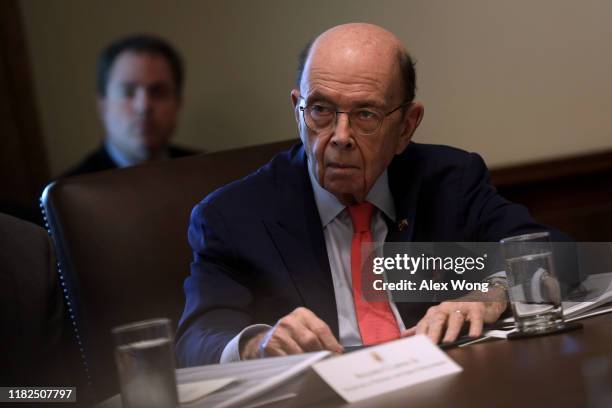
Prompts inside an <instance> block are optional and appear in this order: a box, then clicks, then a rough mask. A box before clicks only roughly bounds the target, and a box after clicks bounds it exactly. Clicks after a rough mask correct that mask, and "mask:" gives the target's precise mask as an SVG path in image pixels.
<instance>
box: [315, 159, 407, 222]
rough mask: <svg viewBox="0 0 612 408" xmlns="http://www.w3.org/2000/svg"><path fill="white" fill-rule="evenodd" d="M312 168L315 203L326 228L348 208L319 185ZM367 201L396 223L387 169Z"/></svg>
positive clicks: (375, 184) (377, 181) (371, 190)
mask: <svg viewBox="0 0 612 408" xmlns="http://www.w3.org/2000/svg"><path fill="white" fill-rule="evenodd" d="M310 168H311V166H308V175H309V177H310V184H312V190H313V192H314V198H315V203H316V204H317V209H318V210H319V216H320V217H321V225H323V228H325V227H326V226H327V224H329V223H330V222H332V221H333V220H334V219H335V218H336V217H337V216H338V214H340V213H341V212H342V211H343V210H344V209H345V208H346V206H345V205H343V204H342V203H341V202H340V201H338V199H337V198H336V196H335V195H333V194H332V193H330V192H329V191H327V190H325V189H324V188H323V187H321V185H319V182H318V181H317V179H316V178H315V176H314V174H313V171H312V170H311V169H310ZM366 201H368V202H370V203H372V204H374V206H375V207H376V208H378V209H379V210H380V211H382V212H384V213H385V215H386V216H387V217H389V218H390V219H391V220H392V221H395V204H394V203H393V196H391V190H390V189H389V177H388V174H387V170H386V169H385V171H384V172H383V173H382V174H381V175H380V176H379V177H378V179H377V180H376V182H375V183H374V185H373V186H372V188H371V189H370V192H369V193H368V195H367V197H366Z"/></svg>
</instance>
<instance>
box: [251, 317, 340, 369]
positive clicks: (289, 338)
mask: <svg viewBox="0 0 612 408" xmlns="http://www.w3.org/2000/svg"><path fill="white" fill-rule="evenodd" d="M320 350H329V351H332V352H334V353H342V352H343V350H344V349H343V348H342V346H341V345H340V343H338V340H336V338H335V337H334V335H333V333H332V331H331V329H330V328H329V326H328V325H327V324H325V322H324V321H323V320H321V319H319V318H318V317H317V316H316V315H315V314H314V313H313V312H312V311H310V310H309V309H306V308H305V307H298V308H297V309H295V310H294V311H293V312H291V313H289V314H288V315H286V316H284V317H282V318H281V319H280V320H279V321H278V322H276V324H275V325H274V327H272V328H271V329H270V330H268V331H265V332H262V333H259V334H257V335H256V336H254V337H252V338H250V339H249V340H247V341H246V343H245V344H244V345H243V346H241V347H240V358H242V359H243V360H246V359H254V358H260V357H269V356H286V355H289V354H299V353H306V352H309V351H320Z"/></svg>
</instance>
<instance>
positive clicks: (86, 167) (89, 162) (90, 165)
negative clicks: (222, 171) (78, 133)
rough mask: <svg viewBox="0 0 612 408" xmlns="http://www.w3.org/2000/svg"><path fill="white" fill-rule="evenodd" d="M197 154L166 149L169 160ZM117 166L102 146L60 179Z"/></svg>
mask: <svg viewBox="0 0 612 408" xmlns="http://www.w3.org/2000/svg"><path fill="white" fill-rule="evenodd" d="M196 153H197V152H195V151H193V150H189V149H184V148H182V147H177V146H169V147H168V156H169V157H170V158H171V159H176V158H179V157H186V156H191V155H193V154H196ZM116 168H117V164H116V163H115V162H114V161H113V159H112V158H111V157H110V155H109V154H108V152H107V151H106V149H105V148H104V146H103V145H102V146H100V147H99V148H98V149H96V150H94V151H93V152H91V153H90V154H89V155H87V157H85V158H84V159H83V161H81V162H80V163H79V164H77V165H76V166H74V167H72V168H71V169H69V170H68V171H67V172H66V173H64V174H63V175H62V177H69V176H76V175H79V174H85V173H93V172H96V171H102V170H110V169H116Z"/></svg>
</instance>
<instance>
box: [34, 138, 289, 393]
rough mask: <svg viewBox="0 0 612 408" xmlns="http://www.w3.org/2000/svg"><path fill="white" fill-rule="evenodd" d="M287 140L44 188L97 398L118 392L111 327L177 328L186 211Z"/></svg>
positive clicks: (187, 257) (186, 250) (185, 265)
mask: <svg viewBox="0 0 612 408" xmlns="http://www.w3.org/2000/svg"><path fill="white" fill-rule="evenodd" d="M294 142H295V141H287V142H279V143H273V144H268V145H261V146H255V147H248V148H242V149H237V150H231V151H225V152H219V153H212V154H205V155H198V156H192V157H188V158H182V159H175V160H169V161H164V162H161V163H154V164H147V165H141V166H135V167H130V168H125V169H118V170H111V171H104V172H99V173H92V174H87V175H82V176H76V177H71V178H66V179H60V180H58V181H56V182H54V183H52V184H51V185H49V186H48V187H47V189H46V190H45V192H44V193H43V198H42V202H43V207H44V210H45V213H46V217H47V223H48V226H49V229H50V231H51V235H52V237H53V239H54V243H55V245H56V248H57V254H58V260H59V264H60V267H61V269H62V274H63V275H64V276H65V280H66V288H67V290H68V292H69V293H70V294H71V299H72V301H71V312H72V315H73V316H74V322H73V325H74V326H75V329H76V330H78V331H79V333H77V335H78V336H79V340H81V341H82V346H83V347H82V348H83V356H84V359H85V360H86V362H87V365H88V371H89V376H90V378H89V380H90V381H91V383H92V384H93V388H94V390H95V391H96V397H95V399H96V400H101V399H103V398H106V397H108V396H110V395H112V394H114V393H117V392H118V391H119V389H118V382H117V376H116V372H115V367H114V356H113V342H112V337H111V334H110V330H111V328H112V327H114V326H117V325H120V324H124V323H128V322H134V321H139V320H143V319H148V318H154V317H169V318H170V319H172V321H173V324H174V325H175V327H176V324H177V321H178V319H179V317H180V315H181V313H182V310H183V307H184V303H185V300H184V294H183V290H182V284H183V281H184V279H185V278H186V277H187V275H188V274H189V263H190V261H191V258H192V254H191V250H190V247H189V245H188V241H187V227H188V223H189V217H190V213H191V210H192V208H193V207H194V205H195V204H197V203H198V202H199V201H200V200H202V199H203V198H204V197H205V196H206V195H207V194H208V193H210V192H212V191H213V190H215V189H217V188H218V187H220V186H222V185H225V184H227V183H228V182H230V181H233V180H236V179H238V178H241V177H243V176H246V175H247V174H249V173H251V172H252V171H254V170H256V169H257V168H258V167H260V166H261V165H263V164H265V163H266V162H267V161H268V160H269V159H270V158H271V157H272V156H273V155H274V154H275V153H277V152H280V151H281V150H283V149H285V148H288V147H289V146H291V144H293V143H294ZM245 205H248V203H245Z"/></svg>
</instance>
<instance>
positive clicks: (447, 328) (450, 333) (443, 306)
mask: <svg viewBox="0 0 612 408" xmlns="http://www.w3.org/2000/svg"><path fill="white" fill-rule="evenodd" d="M498 290H499V289H498ZM499 292H500V293H496V294H493V293H492V294H491V295H494V297H497V299H499V300H496V301H487V302H482V301H478V302H473V301H468V299H466V300H464V301H447V302H442V303H440V304H439V305H436V306H432V307H430V308H429V309H428V310H427V313H425V316H424V317H423V318H422V319H421V320H420V321H419V322H418V323H417V325H416V326H414V327H411V328H409V329H408V330H406V331H405V332H403V333H402V337H406V336H413V335H415V334H424V335H426V336H427V337H429V338H430V339H431V341H433V342H434V343H436V344H437V343H438V342H439V341H440V339H442V342H443V343H450V342H453V341H455V340H456V339H457V336H458V335H459V332H460V331H461V328H462V327H463V325H464V324H465V323H469V325H470V329H469V333H468V336H470V337H474V338H475V337H479V336H480V335H481V334H482V328H483V325H484V323H493V322H495V321H497V319H498V318H499V316H500V315H501V314H502V313H503V312H504V310H506V305H507V302H506V300H505V296H503V295H504V294H503V290H499ZM496 295H497V296H496Z"/></svg>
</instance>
